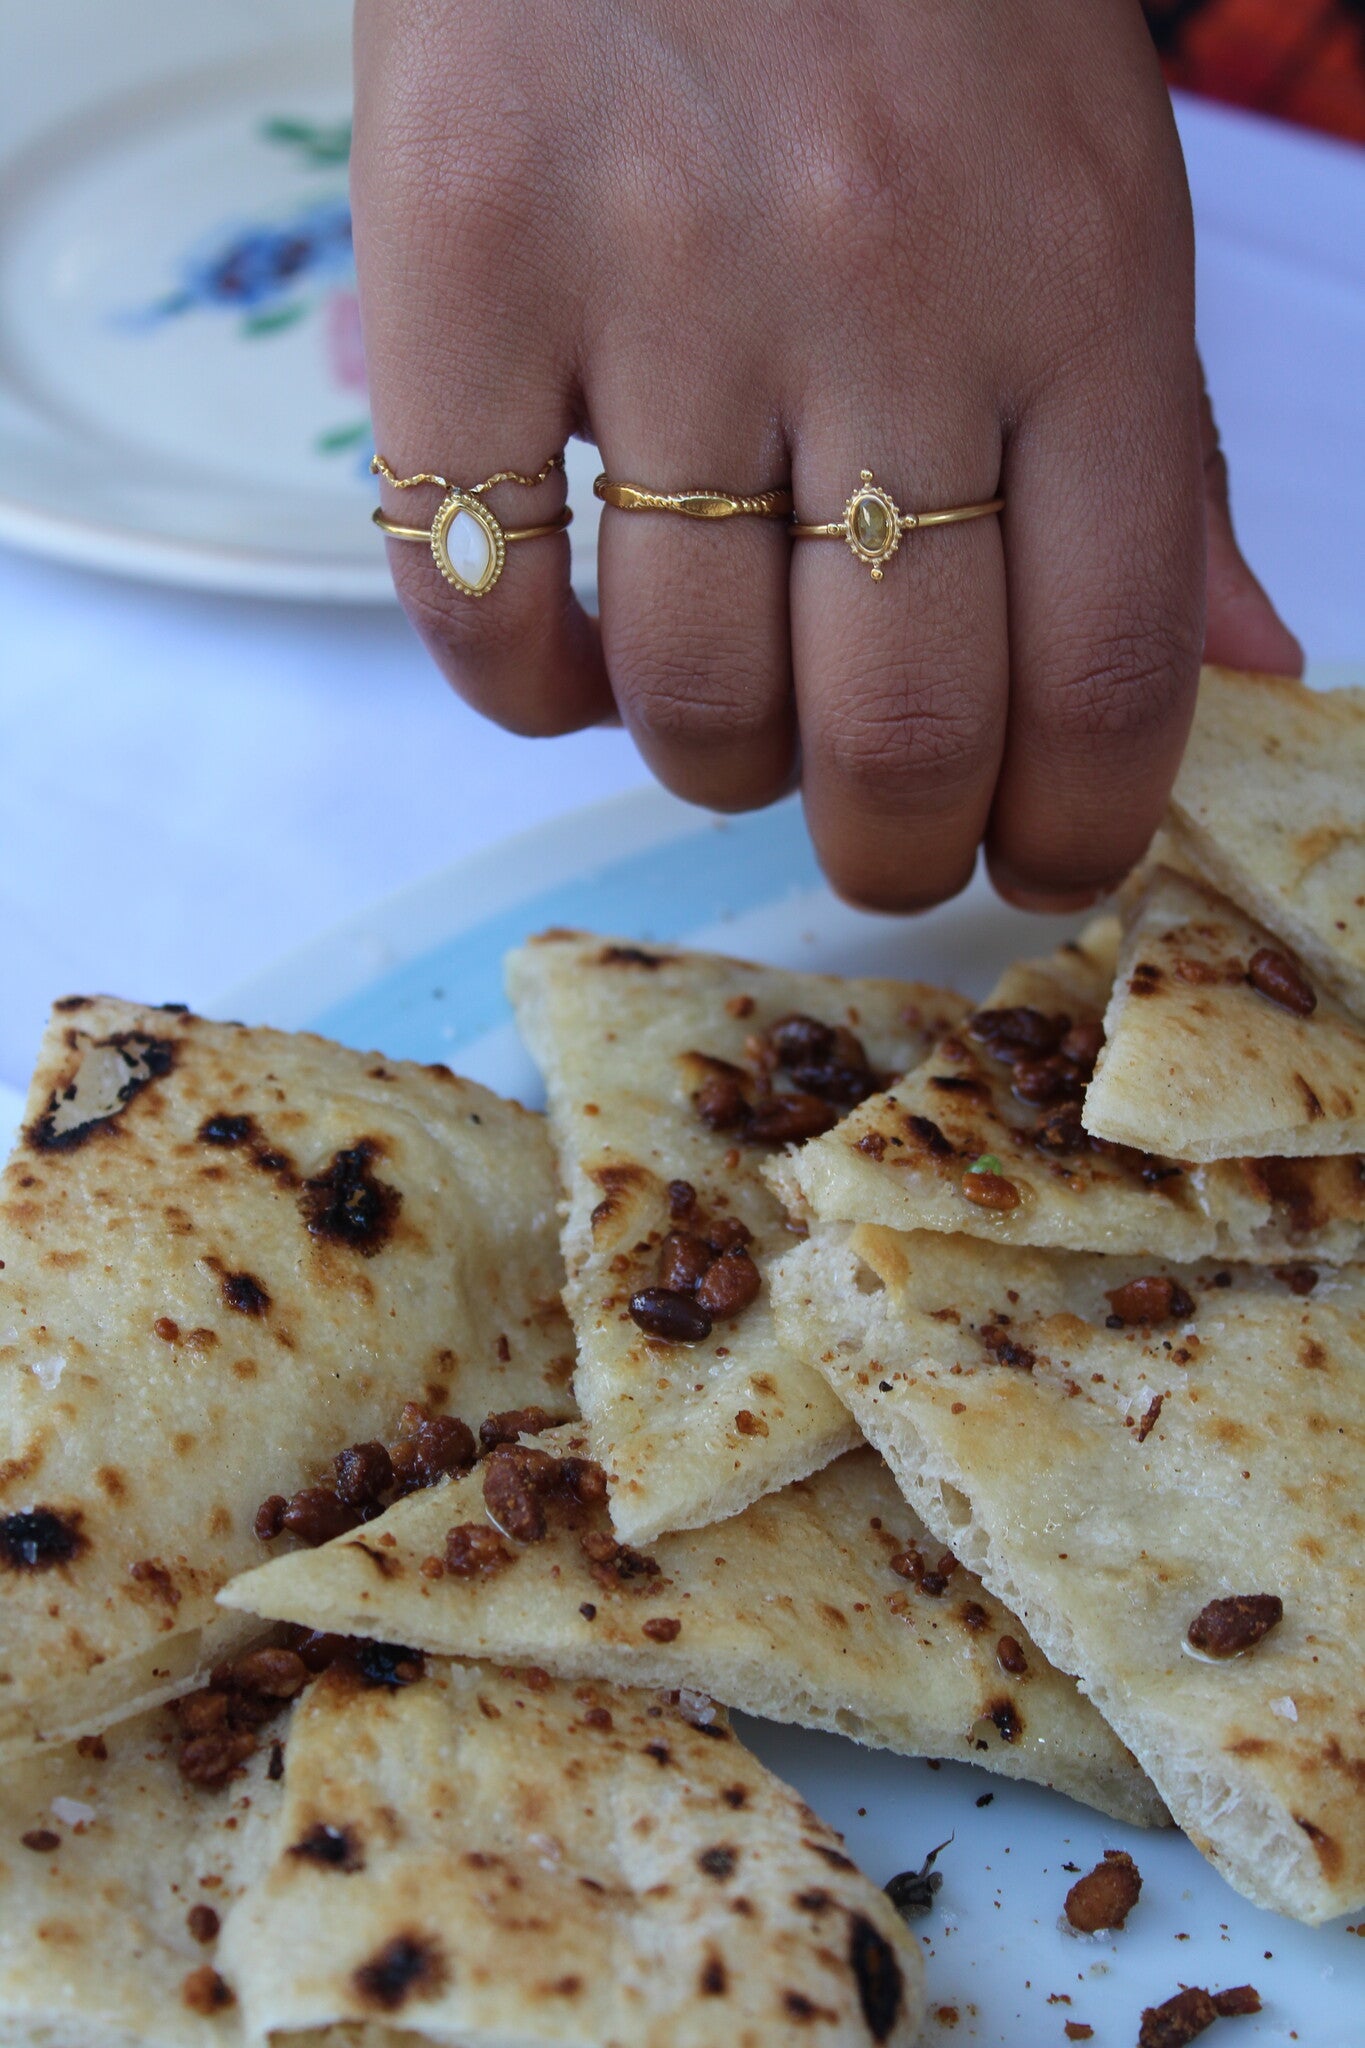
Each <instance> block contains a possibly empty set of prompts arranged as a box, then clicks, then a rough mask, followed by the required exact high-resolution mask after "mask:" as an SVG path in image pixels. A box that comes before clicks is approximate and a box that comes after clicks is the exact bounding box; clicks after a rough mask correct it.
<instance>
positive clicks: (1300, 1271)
mask: <svg viewBox="0 0 1365 2048" xmlns="http://www.w3.org/2000/svg"><path fill="white" fill-rule="evenodd" d="M1271 1270H1272V1271H1273V1273H1274V1275H1275V1278H1276V1279H1277V1280H1278V1281H1280V1282H1281V1283H1282V1285H1284V1286H1285V1287H1287V1288H1288V1289H1289V1292H1290V1293H1291V1294H1311V1293H1312V1292H1313V1289H1314V1288H1315V1287H1316V1286H1317V1284H1318V1269H1317V1267H1316V1266H1275V1267H1272V1269H1271Z"/></svg>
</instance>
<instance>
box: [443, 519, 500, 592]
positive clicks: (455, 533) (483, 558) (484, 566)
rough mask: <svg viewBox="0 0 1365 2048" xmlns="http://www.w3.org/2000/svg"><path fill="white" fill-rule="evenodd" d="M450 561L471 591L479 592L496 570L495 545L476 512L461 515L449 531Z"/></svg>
mask: <svg viewBox="0 0 1365 2048" xmlns="http://www.w3.org/2000/svg"><path fill="white" fill-rule="evenodd" d="M445 551H446V559H447V560H448V561H449V563H450V566H451V568H452V569H453V570H454V571H455V574H456V575H457V576H458V577H459V579H460V581H461V583H467V584H468V586H469V588H470V589H471V590H477V589H478V588H479V587H480V585H481V584H482V582H483V580H484V578H485V577H486V576H487V574H488V572H489V570H490V569H491V568H492V566H493V543H492V541H491V540H490V539H489V536H488V531H487V529H486V527H485V526H484V525H483V523H482V521H480V520H478V519H476V518H475V517H474V514H473V513H472V512H457V513H456V514H455V517H454V518H453V519H452V520H451V522H450V524H449V526H448V527H447V528H446V534H445Z"/></svg>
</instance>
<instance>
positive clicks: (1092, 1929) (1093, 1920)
mask: <svg viewBox="0 0 1365 2048" xmlns="http://www.w3.org/2000/svg"><path fill="white" fill-rule="evenodd" d="M1141 1890H1142V1874H1141V1872H1140V1871H1139V1869H1138V1867H1137V1865H1136V1863H1134V1861H1133V1859H1132V1857H1131V1856H1130V1855H1129V1854H1128V1851H1127V1850H1126V1849H1106V1850H1105V1852H1104V1856H1103V1858H1102V1860H1101V1861H1100V1862H1099V1863H1097V1864H1096V1865H1095V1867H1094V1869H1093V1870H1088V1871H1087V1872H1086V1874H1085V1876H1084V1877H1078V1878H1077V1879H1076V1882H1075V1884H1073V1885H1072V1887H1071V1889H1070V1891H1069V1892H1068V1893H1067V1895H1066V1907H1065V1911H1066V1917H1067V1919H1068V1920H1069V1922H1070V1923H1071V1925H1072V1926H1073V1927H1074V1928H1075V1929H1076V1931H1077V1933H1078V1934H1097V1933H1098V1932H1099V1930H1100V1929H1101V1928H1102V1927H1112V1928H1118V1927H1122V1926H1123V1925H1124V1924H1125V1922H1126V1921H1127V1919H1128V1915H1129V1914H1130V1913H1131V1912H1132V1910H1133V1908H1134V1906H1135V1905H1136V1904H1137V1902H1138V1895H1139V1893H1140V1892H1141Z"/></svg>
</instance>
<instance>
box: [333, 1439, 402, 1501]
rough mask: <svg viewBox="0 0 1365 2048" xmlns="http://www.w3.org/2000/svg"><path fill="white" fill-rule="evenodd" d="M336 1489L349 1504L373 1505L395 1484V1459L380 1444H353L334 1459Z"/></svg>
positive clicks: (338, 1453) (339, 1452)
mask: <svg viewBox="0 0 1365 2048" xmlns="http://www.w3.org/2000/svg"><path fill="white" fill-rule="evenodd" d="M332 1469H333V1471H334V1472H335V1473H336V1490H337V1493H338V1495H339V1497H340V1498H341V1499H342V1500H344V1501H345V1502H346V1504H347V1506H348V1507H353V1508H359V1509H361V1510H364V1509H365V1508H371V1507H373V1506H374V1505H375V1503H376V1502H377V1501H378V1500H379V1499H380V1498H381V1496H382V1495H384V1494H386V1493H387V1492H388V1491H389V1489H390V1488H391V1487H392V1485H393V1460H392V1459H391V1458H390V1456H389V1453H388V1451H387V1449H386V1448H385V1446H384V1445H383V1444H380V1443H364V1444H351V1445H350V1446H349V1447H348V1448H347V1449H346V1450H344V1451H338V1452H337V1454H336V1457H335V1458H334V1459H333V1460H332Z"/></svg>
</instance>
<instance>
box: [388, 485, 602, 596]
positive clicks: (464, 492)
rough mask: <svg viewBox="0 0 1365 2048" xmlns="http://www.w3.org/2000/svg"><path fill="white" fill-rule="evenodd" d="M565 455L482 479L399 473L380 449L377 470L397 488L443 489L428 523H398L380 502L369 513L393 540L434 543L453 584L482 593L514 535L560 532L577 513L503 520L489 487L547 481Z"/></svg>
mask: <svg viewBox="0 0 1365 2048" xmlns="http://www.w3.org/2000/svg"><path fill="white" fill-rule="evenodd" d="M563 467H564V457H563V455H562V454H561V455H551V456H550V457H549V459H548V460H547V461H546V462H545V463H543V464H542V466H541V468H540V471H539V472H538V474H537V475H535V476H522V475H521V473H520V472H519V471H518V470H515V469H500V470H498V471H497V472H496V473H495V474H494V475H493V476H486V477H485V478H484V480H483V482H482V483H481V484H468V485H460V484H452V483H450V482H449V481H448V480H447V479H446V478H445V477H443V476H435V475H433V474H432V473H431V472H429V471H426V470H423V471H422V472H421V474H420V475H418V476H395V475H394V473H393V471H392V470H391V469H390V467H389V465H388V463H387V462H386V461H385V460H384V457H383V456H382V455H376V456H375V457H374V459H373V460H372V461H371V463H370V471H371V474H372V475H374V476H382V477H383V478H384V479H385V480H386V482H388V483H391V484H392V485H393V487H394V489H395V490H397V491H410V490H412V489H413V487H414V486H415V485H417V484H433V485H435V486H436V487H437V488H438V489H439V490H442V491H444V492H445V496H444V497H443V498H442V500H441V502H440V504H439V505H438V506H437V507H436V511H435V514H434V516H433V518H432V522H431V524H430V526H400V525H399V523H398V521H397V520H396V519H390V518H389V516H388V514H387V513H386V512H385V511H384V510H383V508H382V507H381V506H378V505H377V506H376V507H375V509H374V511H373V512H372V513H371V514H370V517H371V519H372V520H373V521H374V523H375V525H376V526H377V527H378V528H379V531H380V532H381V533H382V534H385V535H386V536H387V537H388V539H390V540H419V541H422V542H423V543H424V544H425V545H426V546H427V547H429V548H430V549H431V554H432V559H433V561H434V562H435V564H436V567H437V568H438V569H439V570H440V572H441V574H442V575H443V576H444V577H445V580H446V582H447V583H449V584H450V586H451V587H452V589H454V590H458V591H459V593H460V595H461V596H462V597H484V596H486V595H487V593H488V592H489V591H490V590H491V589H492V588H493V585H494V584H495V583H496V582H497V580H498V578H499V576H501V574H502V570H503V563H504V561H505V559H506V553H507V549H508V547H509V546H510V544H511V543H512V542H513V541H514V540H539V539H540V537H541V536H542V534H547V533H562V532H563V531H564V529H565V527H566V526H567V525H568V524H569V523H570V521H571V520H572V518H573V513H572V512H571V511H570V509H569V507H568V506H567V505H565V506H564V507H563V508H562V510H560V511H558V512H556V513H555V515H554V517H553V519H546V520H543V521H542V522H541V523H540V524H539V525H538V526H513V527H507V526H504V525H503V524H502V522H501V520H500V519H498V518H497V516H496V515H495V514H494V513H493V512H491V511H490V510H489V508H488V506H487V505H485V503H484V502H483V498H484V493H485V491H491V490H492V488H493V486H494V484H524V485H526V486H528V487H529V486H531V485H534V484H543V483H544V481H545V479H546V477H548V476H549V475H550V473H551V471H552V470H556V469H563Z"/></svg>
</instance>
